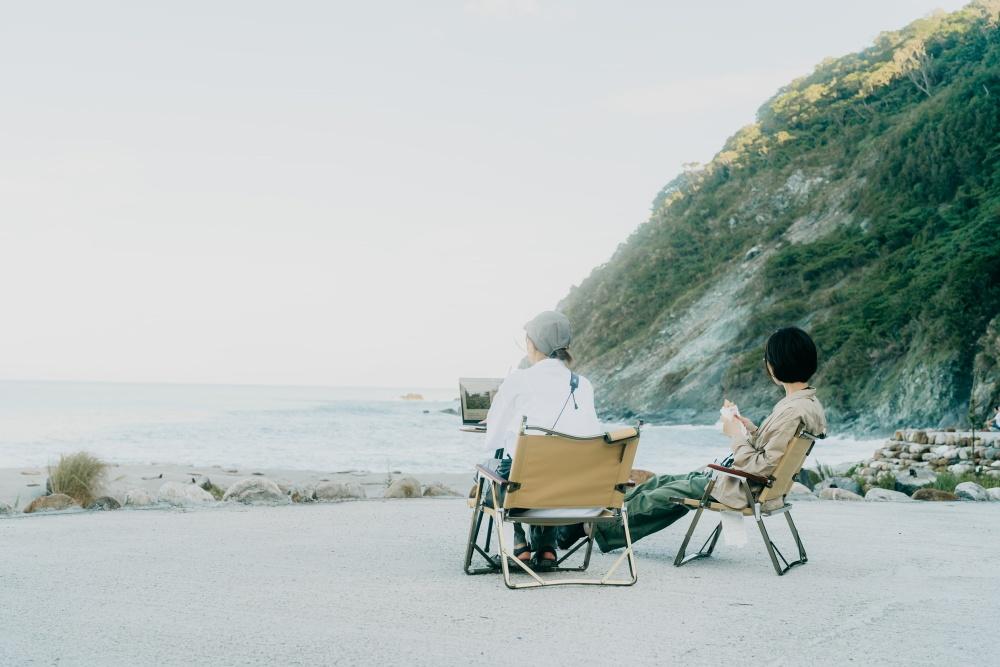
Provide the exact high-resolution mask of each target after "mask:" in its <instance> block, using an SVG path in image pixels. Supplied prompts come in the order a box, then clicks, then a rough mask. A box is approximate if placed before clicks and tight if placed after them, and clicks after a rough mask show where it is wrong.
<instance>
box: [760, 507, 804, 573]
mask: <svg viewBox="0 0 1000 667" xmlns="http://www.w3.org/2000/svg"><path fill="white" fill-rule="evenodd" d="M785 519H786V520H787V521H788V528H789V529H790V530H791V532H792V537H793V538H794V539H795V546H796V547H798V550H799V559H798V560H795V561H792V562H788V559H786V558H785V556H784V555H783V554H782V553H781V551H780V550H779V549H778V547H777V546H775V544H774V542H772V541H771V538H770V536H769V535H768V534H767V528H765V527H764V517H760V516H759V517H757V525H758V526H759V527H760V534H761V537H763V538H764V546H765V547H767V554H768V555H769V556H770V557H771V564H772V565H774V571H775V572H777V573H778V576H779V577H780V576H781V575H783V574H785V573H786V572H788V571H789V570H790V569H792V568H793V567H795V566H796V565H802V564H803V563H806V562H807V561H808V560H809V559H808V558H806V550H805V547H803V546H802V540H801V539H800V538H799V531H798V530H796V528H795V522H794V521H792V515H791V514H790V513H789V512H785ZM778 559H781V563H779V562H778Z"/></svg>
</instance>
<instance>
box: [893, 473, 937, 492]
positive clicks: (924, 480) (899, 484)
mask: <svg viewBox="0 0 1000 667" xmlns="http://www.w3.org/2000/svg"><path fill="white" fill-rule="evenodd" d="M911 471H912V473H913V474H910V473H911ZM935 481H937V475H935V474H934V473H932V472H930V471H929V470H923V469H921V470H918V469H916V468H911V469H910V470H908V471H907V472H906V473H905V474H899V475H896V487H895V488H896V490H897V491H900V492H902V493H905V494H907V495H909V496H912V495H913V493H914V492H915V491H916V490H917V489H922V488H924V487H925V486H930V485H931V484H933V483H934V482H935Z"/></svg>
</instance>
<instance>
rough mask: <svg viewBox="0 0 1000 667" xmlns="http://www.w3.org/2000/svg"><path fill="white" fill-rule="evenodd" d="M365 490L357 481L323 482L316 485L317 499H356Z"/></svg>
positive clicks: (362, 495)
mask: <svg viewBox="0 0 1000 667" xmlns="http://www.w3.org/2000/svg"><path fill="white" fill-rule="evenodd" d="M364 497H365V490H364V489H363V488H361V485H360V484H357V483H355V482H346V483H345V482H322V483H320V484H319V485H318V486H317V487H316V500H356V499H358V498H364Z"/></svg>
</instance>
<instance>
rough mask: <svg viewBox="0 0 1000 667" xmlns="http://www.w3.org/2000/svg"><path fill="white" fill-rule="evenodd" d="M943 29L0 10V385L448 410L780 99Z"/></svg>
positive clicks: (374, 6) (163, 7)
mask: <svg viewBox="0 0 1000 667" xmlns="http://www.w3.org/2000/svg"><path fill="white" fill-rule="evenodd" d="M963 4H964V3H963V2H953V1H947V0H880V1H879V2H871V1H870V0H838V2H836V3H833V2H829V1H825V2H811V1H807V0H794V1H791V0H773V1H768V2H756V3H747V2H736V1H733V2H722V1H718V0H717V1H714V2H713V1H707V2H706V1H701V2H676V1H675V2H664V1H649V2H638V1H637V2H627V3H612V2H602V1H569V0H567V1H559V0H553V1H547V0H454V1H434V0H427V1H426V2H420V3H416V2H404V1H399V2H376V1H373V2H349V3H348V2H326V1H315V2H302V1H288V2H280V3H278V2H266V3H265V2H252V1H247V0H241V1H239V2H217V1H204V0H202V1H199V2H185V1H175V2H170V3H135V2H128V1H123V2H106V1H101V0H96V1H92V2H87V3H81V2H72V1H53V2H44V3H40V2H26V3H4V4H3V5H2V6H0V59H2V62H3V63H4V67H2V68H0V312H2V319H0V379H44V380H94V381H124V382H196V383H226V384H229V383H232V384H302V385H333V386H391V387H442V386H451V385H454V384H455V382H456V378H458V377H459V376H501V375H504V374H505V373H506V372H507V371H508V370H509V369H510V367H511V366H512V365H516V363H517V361H518V360H519V358H520V357H521V356H522V354H523V339H524V332H523V329H522V327H523V324H524V323H525V322H526V321H527V320H529V319H530V318H531V317H532V316H533V315H535V314H536V313H537V312H539V311H542V310H547V309H550V308H553V307H555V306H556V304H557V303H558V302H559V301H560V300H561V299H562V298H563V297H564V296H565V295H566V294H567V292H568V291H569V289H570V287H571V286H572V285H575V284H579V283H580V282H581V281H582V280H583V279H584V278H586V276H587V275H589V273H590V272H591V270H592V269H593V268H594V267H596V266H598V265H600V264H602V263H604V262H606V261H607V260H608V259H609V258H610V257H611V255H612V254H613V252H614V250H615V248H616V247H617V246H618V245H619V244H620V243H621V242H623V241H624V240H625V239H626V238H627V237H628V236H629V234H630V233H631V232H632V231H633V230H634V229H635V228H636V227H637V226H638V225H639V224H641V223H642V222H644V221H645V220H646V218H647V217H648V215H649V207H650V203H651V202H652V200H653V197H654V196H655V195H656V193H657V192H658V190H659V189H660V188H661V187H662V186H663V185H664V184H665V183H667V182H668V181H670V180H671V179H672V178H673V177H674V176H675V175H676V174H677V173H678V172H679V171H680V170H681V165H683V164H685V163H688V162H707V161H708V160H709V159H711V157H712V156H713V155H714V154H715V152H716V151H718V150H719V148H721V146H722V144H723V143H724V141H725V140H726V138H727V137H728V136H730V135H732V134H733V133H734V132H735V131H736V130H737V129H739V128H740V127H741V126H743V125H746V124H748V123H750V122H753V119H754V114H755V112H756V110H757V108H758V107H759V106H760V105H761V103H763V102H764V101H765V100H766V99H768V98H769V97H770V96H771V95H772V94H773V93H774V92H775V91H776V90H777V89H778V88H779V87H780V86H782V85H784V84H785V83H788V82H789V81H791V80H792V79H794V78H795V77H798V76H801V75H805V74H808V73H809V72H810V71H811V70H812V68H813V66H814V65H815V64H816V63H818V62H819V61H820V60H822V59H823V58H824V57H827V56H839V55H843V54H846V53H849V52H852V51H857V50H859V49H861V48H864V47H865V46H866V45H868V44H869V43H870V42H871V41H872V40H873V39H874V37H875V36H876V35H877V34H878V33H879V32H881V31H883V30H891V29H896V28H899V27H902V26H903V25H905V24H906V23H908V22H909V21H911V20H913V19H916V18H919V17H921V16H924V15H926V14H927V13H929V12H930V11H932V10H934V9H936V8H941V9H945V10H949V11H950V10H953V9H957V8H958V7H960V6H962V5H963Z"/></svg>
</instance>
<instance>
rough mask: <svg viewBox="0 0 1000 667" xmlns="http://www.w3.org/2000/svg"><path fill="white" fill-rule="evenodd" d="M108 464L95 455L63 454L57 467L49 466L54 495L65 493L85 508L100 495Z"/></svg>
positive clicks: (82, 453) (85, 453)
mask: <svg viewBox="0 0 1000 667" xmlns="http://www.w3.org/2000/svg"><path fill="white" fill-rule="evenodd" d="M107 469H108V464H106V463H105V462H104V461H102V460H100V459H99V458H97V457H96V456H94V455H93V454H89V453H87V452H77V453H76V454H63V455H62V456H60V457H59V463H58V465H56V466H55V467H52V466H49V482H50V485H51V487H52V493H65V494H66V495H67V496H69V497H70V498H72V499H73V500H75V501H77V502H78V503H80V504H81V505H83V506H84V507H86V506H87V505H89V504H90V502H91V501H92V500H94V498H96V497H97V496H99V495H100V493H101V490H102V487H103V486H104V478H105V475H106V474H107Z"/></svg>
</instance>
